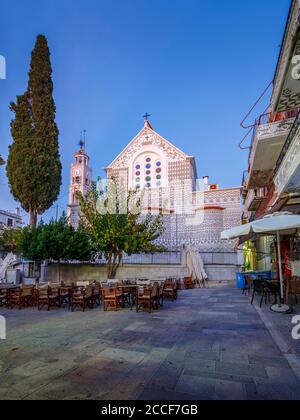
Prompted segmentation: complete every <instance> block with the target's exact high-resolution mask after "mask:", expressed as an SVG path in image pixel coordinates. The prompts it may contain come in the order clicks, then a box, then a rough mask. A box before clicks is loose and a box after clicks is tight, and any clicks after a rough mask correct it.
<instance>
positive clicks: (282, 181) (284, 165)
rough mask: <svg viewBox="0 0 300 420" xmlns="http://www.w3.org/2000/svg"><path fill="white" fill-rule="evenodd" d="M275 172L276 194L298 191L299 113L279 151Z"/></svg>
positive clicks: (299, 182) (299, 184)
mask: <svg viewBox="0 0 300 420" xmlns="http://www.w3.org/2000/svg"><path fill="white" fill-rule="evenodd" d="M275 173H276V175H275V179H274V182H275V186H276V191H277V193H278V195H281V194H283V193H297V192H300V113H299V115H298V117H297V118H296V120H295V122H294V125H293V127H292V129H291V131H290V133H289V136H288V138H287V140H286V142H285V145H284V147H283V149H282V151H281V153H280V156H279V159H278V161H277V165H276V169H275Z"/></svg>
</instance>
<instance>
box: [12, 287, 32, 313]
mask: <svg viewBox="0 0 300 420" xmlns="http://www.w3.org/2000/svg"><path fill="white" fill-rule="evenodd" d="M33 291H34V287H33V286H21V287H20V289H16V290H9V293H8V307H9V308H10V309H13V308H14V307H18V308H19V309H22V308H26V307H29V306H32V303H33Z"/></svg>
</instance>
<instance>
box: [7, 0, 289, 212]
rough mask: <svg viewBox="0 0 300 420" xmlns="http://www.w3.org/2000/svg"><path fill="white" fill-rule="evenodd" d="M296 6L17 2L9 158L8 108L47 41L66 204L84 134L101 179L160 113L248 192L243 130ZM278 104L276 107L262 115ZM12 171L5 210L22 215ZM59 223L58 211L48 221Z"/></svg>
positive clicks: (279, 0) (210, 171)
mask: <svg viewBox="0 0 300 420" xmlns="http://www.w3.org/2000/svg"><path fill="white" fill-rule="evenodd" d="M289 5H290V0H276V1H275V2H274V0H263V1H261V0H251V2H250V1H248V2H245V1H241V0H227V1H224V0H15V1H14V2H2V4H1V16H0V54H1V55H4V56H5V57H6V60H7V80H5V81H3V80H0V154H2V156H3V157H4V158H5V157H7V153H8V145H9V144H10V143H11V137H10V128H9V124H10V120H11V117H12V115H11V113H10V111H9V108H8V106H9V103H10V101H12V100H14V99H15V97H16V95H17V94H21V93H23V91H24V90H25V89H26V86H27V73H28V69H29V63H30V53H31V50H32V48H33V46H34V43H35V38H36V36H37V34H39V33H43V34H45V35H46V36H47V38H48V42H49V46H50V49H51V54H52V57H51V58H52V65H53V71H54V73H53V80H54V87H55V93H54V94H55V101H56V105H57V123H58V126H59V130H60V146H61V156H62V163H63V168H64V172H63V185H62V189H61V195H60V198H59V201H58V205H59V209H60V211H62V209H63V208H65V206H66V205H67V194H68V184H69V168H70V164H71V162H72V157H73V152H74V151H75V149H76V148H77V144H78V141H79V138H80V131H81V130H82V129H86V130H87V150H88V153H89V154H90V156H91V162H92V167H93V170H94V177H95V178H96V177H97V176H98V175H101V176H103V174H104V173H103V168H104V167H105V166H106V165H107V164H109V163H110V162H111V161H112V160H113V159H114V157H115V156H116V155H118V154H119V153H120V152H121V151H122V149H123V148H124V147H125V146H126V144H127V143H128V142H129V141H130V140H131V139H132V137H134V136H135V134H136V133H137V132H138V131H139V130H140V129H141V128H142V125H143V119H142V116H143V115H144V113H145V112H146V111H148V112H150V114H152V117H151V122H152V125H153V127H154V129H155V130H156V131H158V132H159V133H160V134H162V135H163V136H164V137H166V138H167V139H168V140H170V141H172V142H173V143H175V144H176V145H177V146H178V147H179V148H181V149H183V150H184V151H185V152H186V153H188V154H190V155H194V156H195V157H196V159H197V164H198V174H199V176H203V175H210V177H211V180H212V182H217V183H220V184H221V186H223V187H230V186H237V185H240V183H241V178H242V172H243V171H244V170H245V169H246V168H247V151H241V150H240V149H239V148H238V146H237V145H238V143H239V141H240V140H241V138H242V136H243V135H244V131H243V130H242V129H241V128H240V127H239V123H240V121H241V119H242V118H243V116H244V115H245V114H246V113H247V111H248V110H249V109H250V107H251V105H252V104H253V103H254V101H255V100H256V98H257V97H258V96H259V95H260V93H261V92H262V90H263V89H264V88H265V87H266V85H267V84H268V83H269V82H270V81H271V79H272V78H273V75H274V70H275V66H276V62H277V59H278V54H279V45H280V43H281V41H282V35H283V31H284V27H285V22H286V18H287V13H288V9H289ZM266 105H267V99H265V101H264V102H263V103H262V105H261V109H259V108H258V110H257V112H259V111H260V110H261V111H262V110H263V109H262V108H265V107H266ZM15 206H16V204H15V203H14V201H13V199H12V197H11V195H10V193H9V189H8V187H7V179H6V176H5V171H4V168H3V167H2V168H0V208H1V209H14V207H15ZM54 215H55V208H54V207H53V208H51V209H50V210H49V211H48V212H47V214H46V216H45V217H46V218H49V217H52V216H54Z"/></svg>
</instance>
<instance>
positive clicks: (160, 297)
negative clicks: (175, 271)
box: [158, 282, 165, 307]
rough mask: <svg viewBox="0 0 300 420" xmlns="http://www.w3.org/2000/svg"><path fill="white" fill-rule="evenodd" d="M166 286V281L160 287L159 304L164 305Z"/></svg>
mask: <svg viewBox="0 0 300 420" xmlns="http://www.w3.org/2000/svg"><path fill="white" fill-rule="evenodd" d="M164 288H165V282H162V283H161V284H160V286H159V287H158V304H159V306H161V307H163V306H164Z"/></svg>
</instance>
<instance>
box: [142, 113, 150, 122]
mask: <svg viewBox="0 0 300 420" xmlns="http://www.w3.org/2000/svg"><path fill="white" fill-rule="evenodd" d="M149 117H151V115H150V114H148V112H146V114H145V115H144V116H143V118H144V119H145V121H149Z"/></svg>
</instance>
